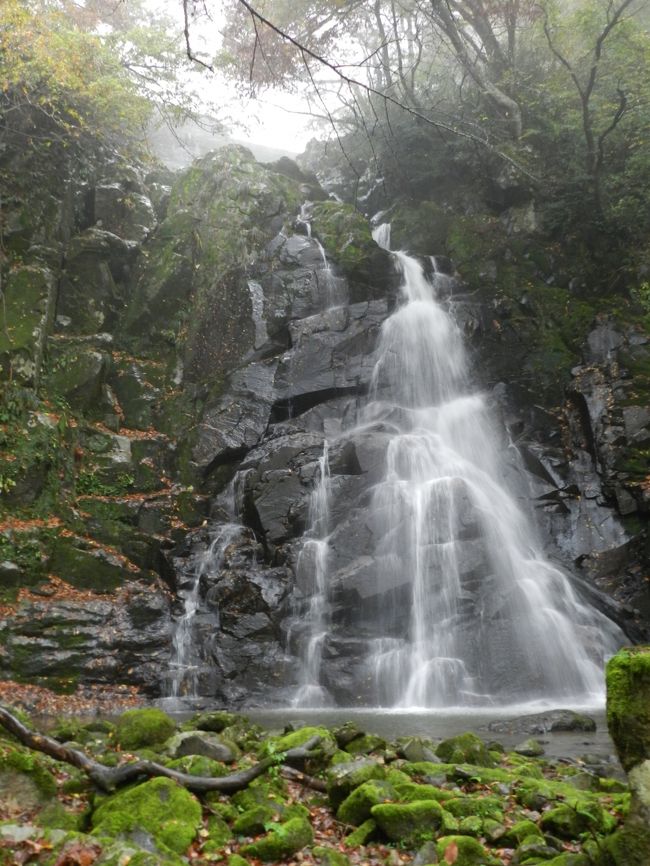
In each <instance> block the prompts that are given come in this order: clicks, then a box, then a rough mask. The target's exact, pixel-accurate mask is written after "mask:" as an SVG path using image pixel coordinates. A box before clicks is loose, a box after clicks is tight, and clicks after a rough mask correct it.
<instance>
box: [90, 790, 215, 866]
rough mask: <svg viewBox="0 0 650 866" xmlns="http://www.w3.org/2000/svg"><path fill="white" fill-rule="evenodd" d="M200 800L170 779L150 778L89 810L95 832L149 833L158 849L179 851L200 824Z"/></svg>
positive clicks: (128, 835)
mask: <svg viewBox="0 0 650 866" xmlns="http://www.w3.org/2000/svg"><path fill="white" fill-rule="evenodd" d="M201 814H202V812H201V804H200V803H199V801H198V800H197V799H196V797H195V796H194V795H193V794H190V792H189V791H187V790H185V788H181V787H180V785H177V784H176V783H175V782H173V781H172V780H171V779H164V778H158V779H150V780H149V781H148V782H144V783H143V784H141V785H136V786H135V787H133V788H128V789H126V790H124V791H120V792H119V793H117V794H113V795H112V796H110V797H107V798H106V799H105V800H104V801H103V802H102V803H101V804H100V805H99V806H98V807H97V808H96V809H95V811H94V812H93V815H92V819H91V820H92V826H93V830H94V832H95V833H96V834H97V835H98V836H101V835H105V836H119V837H126V838H131V839H134V840H135V841H137V840H138V839H141V838H142V837H143V835H144V837H145V838H146V837H150V838H151V840H152V841H153V842H154V844H155V845H156V847H158V848H159V849H160V850H161V851H162V853H165V851H173V852H175V853H176V854H183V853H184V852H185V851H186V850H187V848H188V847H189V845H190V844H191V843H192V841H193V839H194V837H195V836H196V833H197V830H198V828H199V826H200V824H201Z"/></svg>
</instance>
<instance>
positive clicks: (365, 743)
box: [345, 734, 387, 755]
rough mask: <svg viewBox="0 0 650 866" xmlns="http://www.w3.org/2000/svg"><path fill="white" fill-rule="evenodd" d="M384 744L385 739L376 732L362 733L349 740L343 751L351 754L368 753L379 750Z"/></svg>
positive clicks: (383, 747) (384, 746)
mask: <svg viewBox="0 0 650 866" xmlns="http://www.w3.org/2000/svg"><path fill="white" fill-rule="evenodd" d="M386 745H387V744H386V740H384V739H383V738H382V737H378V736H376V734H363V735H362V736H360V737H355V739H354V740H351V741H350V742H349V743H348V744H347V745H346V746H345V751H346V752H349V753H350V754H351V755H369V754H370V753H371V752H380V751H381V750H382V749H385V748H386Z"/></svg>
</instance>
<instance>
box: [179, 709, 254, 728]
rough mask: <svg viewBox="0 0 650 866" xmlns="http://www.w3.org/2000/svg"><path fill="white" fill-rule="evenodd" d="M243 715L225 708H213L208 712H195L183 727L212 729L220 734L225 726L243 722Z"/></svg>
mask: <svg viewBox="0 0 650 866" xmlns="http://www.w3.org/2000/svg"><path fill="white" fill-rule="evenodd" d="M244 721H245V719H244V717H243V716H237V715H235V713H229V712H228V711H227V710H213V711H212V712H208V713H197V715H195V716H193V717H192V718H191V719H190V721H189V722H186V724H185V725H184V727H187V728H188V729H192V730H197V731H212V733H214V734H220V733H221V732H222V731H223V730H224V729H225V728H230V727H232V726H233V725H237V724H238V723H240V722H244Z"/></svg>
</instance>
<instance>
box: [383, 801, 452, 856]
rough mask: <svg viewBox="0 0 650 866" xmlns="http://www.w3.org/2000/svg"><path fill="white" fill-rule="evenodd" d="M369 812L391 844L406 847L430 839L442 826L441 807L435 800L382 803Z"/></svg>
mask: <svg viewBox="0 0 650 866" xmlns="http://www.w3.org/2000/svg"><path fill="white" fill-rule="evenodd" d="M370 812H371V815H372V818H373V820H374V821H376V822H377V825H378V826H379V827H380V828H381V830H382V831H383V832H384V833H385V835H386V836H387V837H388V839H390V840H391V842H401V843H403V844H404V845H407V846H413V845H417V844H418V842H422V841H424V840H425V839H427V838H431V835H432V834H435V833H436V832H437V831H438V830H439V829H440V827H441V825H442V807H441V806H440V804H439V803H437V802H436V801H435V800H416V801H414V802H413V803H384V804H379V805H378V806H373V807H372V809H371V810H370Z"/></svg>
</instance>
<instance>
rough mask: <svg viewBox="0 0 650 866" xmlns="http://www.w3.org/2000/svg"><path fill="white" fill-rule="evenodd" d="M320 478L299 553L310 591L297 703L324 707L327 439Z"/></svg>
mask: <svg viewBox="0 0 650 866" xmlns="http://www.w3.org/2000/svg"><path fill="white" fill-rule="evenodd" d="M318 466H319V477H318V482H317V483H316V485H315V486H314V489H313V491H312V495H311V499H310V503H309V531H308V532H307V535H306V537H305V538H304V540H303V545H302V549H301V551H300V553H299V555H298V563H297V576H298V583H299V585H300V587H301V589H302V591H303V594H305V595H309V609H308V612H307V630H306V633H304V634H303V635H302V637H301V640H300V644H301V646H300V653H299V654H300V661H301V674H300V684H299V686H298V691H297V693H296V695H295V697H294V700H293V704H294V706H304V707H323V706H328V705H330V704H331V700H330V698H329V695H328V693H327V691H326V690H325V689H324V688H323V687H322V685H321V684H320V672H321V661H322V655H323V645H324V643H325V639H326V637H327V633H328V625H329V622H328V598H327V589H328V587H327V577H328V552H329V541H328V531H329V484H330V471H329V454H328V444H327V441H325V444H324V446H323V454H322V456H321V458H320V460H319V463H318Z"/></svg>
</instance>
